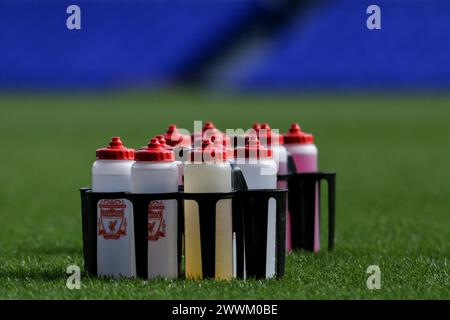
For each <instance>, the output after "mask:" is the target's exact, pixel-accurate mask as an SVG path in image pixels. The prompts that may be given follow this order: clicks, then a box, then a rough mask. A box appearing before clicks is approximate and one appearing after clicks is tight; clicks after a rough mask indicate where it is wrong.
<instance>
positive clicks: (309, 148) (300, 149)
mask: <svg viewBox="0 0 450 320" xmlns="http://www.w3.org/2000/svg"><path fill="white" fill-rule="evenodd" d="M284 145H285V146H286V149H287V150H288V151H289V152H290V153H291V155H292V158H293V160H294V163H295V167H296V169H297V172H298V173H305V172H317V171H318V158H317V157H318V150H317V147H316V145H315V144H314V136H313V135H312V134H310V133H306V132H303V131H302V130H301V129H300V126H299V125H298V124H297V123H293V124H292V125H291V127H290V129H289V131H288V132H287V133H286V134H285V135H284ZM317 194H318V192H317V191H316V200H315V201H316V204H315V215H314V251H315V252H317V251H319V249H320V239H319V199H318V196H317Z"/></svg>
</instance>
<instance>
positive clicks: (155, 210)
mask: <svg viewBox="0 0 450 320" xmlns="http://www.w3.org/2000/svg"><path fill="white" fill-rule="evenodd" d="M165 208H166V206H165V205H164V203H163V202H162V201H158V200H155V201H150V203H149V204H148V240H149V241H157V240H158V239H159V238H164V237H165V236H166V221H165V220H164V209H165Z"/></svg>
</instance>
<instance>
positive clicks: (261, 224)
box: [80, 166, 287, 279]
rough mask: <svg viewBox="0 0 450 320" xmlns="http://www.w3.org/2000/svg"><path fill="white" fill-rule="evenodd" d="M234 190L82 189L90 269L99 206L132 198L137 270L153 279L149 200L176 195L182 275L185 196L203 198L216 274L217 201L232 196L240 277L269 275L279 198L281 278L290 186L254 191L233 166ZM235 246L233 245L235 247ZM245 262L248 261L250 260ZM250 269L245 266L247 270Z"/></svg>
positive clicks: (205, 236)
mask: <svg viewBox="0 0 450 320" xmlns="http://www.w3.org/2000/svg"><path fill="white" fill-rule="evenodd" d="M233 186H234V190H235V191H233V192H229V193H184V192H183V191H182V190H180V192H176V193H161V194H131V193H126V192H117V193H103V192H92V190H91V189H89V188H82V189H80V193H81V207H82V210H81V211H82V228H83V254H84V266H85V271H86V272H87V273H88V274H90V275H94V276H96V275H97V274H98V273H97V232H98V230H97V219H98V217H97V205H98V202H99V201H100V200H102V199H127V200H129V201H131V203H132V204H133V218H134V240H135V251H136V273H137V276H138V277H140V278H144V279H145V278H147V270H148V268H147V263H148V262H147V261H148V260H147V255H148V215H147V214H148V211H147V210H148V204H149V202H150V201H153V200H171V199H172V200H176V201H177V203H178V271H179V272H178V274H179V277H180V278H183V277H184V274H183V270H184V268H183V266H182V261H183V259H182V236H183V234H184V208H183V207H184V206H183V203H184V200H193V201H195V202H197V204H198V208H199V223H200V225H199V229H200V246H201V263H202V271H203V278H214V277H215V256H216V253H215V241H216V214H215V213H216V206H217V202H218V201H220V200H224V199H230V200H231V201H232V213H231V214H232V226H233V233H234V234H235V239H236V277H237V278H239V279H243V278H244V277H246V278H257V279H263V278H265V277H266V258H267V257H266V252H267V250H266V248H267V226H268V214H261V213H263V212H268V206H269V200H270V199H274V200H275V202H276V244H275V246H276V252H275V259H276V262H275V276H276V278H281V277H282V276H283V275H284V267H285V255H286V251H285V241H286V202H287V190H280V189H270V190H248V189H247V185H246V183H245V180H244V178H243V175H242V172H241V171H240V169H239V168H238V167H236V166H234V167H233ZM230 250H231V248H230ZM244 261H245V262H244ZM244 268H245V270H244Z"/></svg>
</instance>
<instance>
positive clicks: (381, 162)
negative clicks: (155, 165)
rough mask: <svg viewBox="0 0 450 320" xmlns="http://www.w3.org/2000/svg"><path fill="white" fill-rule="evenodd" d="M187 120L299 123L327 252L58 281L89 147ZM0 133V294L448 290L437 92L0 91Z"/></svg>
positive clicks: (447, 141) (449, 135)
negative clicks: (263, 267) (263, 273)
mask: <svg viewBox="0 0 450 320" xmlns="http://www.w3.org/2000/svg"><path fill="white" fill-rule="evenodd" d="M193 120H213V121H215V123H216V124H217V125H218V126H219V127H220V128H236V127H241V128H248V127H249V126H250V125H251V124H252V122H254V121H269V122H270V123H271V125H272V127H274V128H281V129H283V131H284V130H286V129H287V128H288V125H289V124H290V123H291V122H292V121H299V122H300V123H301V125H302V127H303V128H304V129H305V130H306V131H311V132H313V133H314V134H315V136H316V142H317V145H318V147H319V158H320V160H319V162H320V167H321V169H323V170H326V169H334V170H336V171H337V225H336V248H335V250H334V251H333V252H327V251H325V250H322V251H321V252H320V253H318V254H307V253H303V252H297V253H294V254H291V255H290V256H288V257H287V265H286V275H285V277H284V278H283V279H282V280H279V281H277V280H269V281H255V280H248V281H237V280H234V281H222V282H216V281H206V280H205V281H183V280H167V281H165V280H153V281H143V280H110V279H95V278H89V277H87V276H84V275H83V276H82V284H81V289H80V290H69V289H67V288H66V279H67V275H66V268H67V266H69V265H71V264H77V265H79V266H82V265H83V260H82V242H81V217H80V199H79V193H78V188H79V187H81V186H88V185H89V184H90V174H91V164H92V162H93V161H94V159H95V149H96V148H98V147H100V146H103V145H105V144H106V143H107V142H108V140H109V138H110V137H111V136H113V135H120V136H121V137H122V138H123V140H124V142H125V143H126V144H127V145H128V146H133V147H140V146H142V145H144V144H146V142H147V139H148V138H150V137H151V136H152V135H154V134H157V133H160V132H162V131H164V130H165V128H166V126H167V125H168V124H170V123H176V124H178V125H179V126H180V127H184V128H188V129H191V128H192V125H193ZM0 137H1V147H0V148H1V156H0V182H1V185H2V186H1V187H0V218H1V219H0V231H1V232H0V298H6V299H10V298H31V299H39V298H46V299H59V298H62V299H93V298H94V299H97V298H101V299H111V298H112V299H116V298H117V299H176V298H178V299H197V298H199V299H211V298H218V299H221V298H224V299H225V298H231V299H322V298H325V299H328V298H330V299H336V298H338V299H340V298H342V299H352V298H356V299H372V298H381V299H384V298H391V299H403V298H411V299H431V298H437V299H449V298H450V284H449V271H450V270H449V261H448V260H449V257H450V98H449V97H448V96H422V97H420V96H413V97H407V96H376V95H372V96H362V95H361V96H339V97H337V96H335V97H333V96H327V97H317V96H316V97H312V96H298V97H295V96H271V97H270V96H265V97H262V96H259V97H258V96H240V97H238V96H223V95H216V94H209V95H206V94H203V93H201V92H200V93H199V92H187V93H186V92H181V93H179V92H178V93H177V92H170V91H169V92H165V93H157V94H151V93H149V94H143V93H123V94H108V95H85V96H67V95H59V96H45V95H29V96H26V95H25V96H19V95H15V96H12V95H3V96H1V98H0ZM322 231H324V230H322ZM322 235H324V232H322ZM322 238H323V240H325V237H324V236H322ZM323 243H324V242H322V244H323ZM369 265H378V266H379V267H380V268H381V289H380V290H368V289H367V287H366V279H367V277H368V276H369V275H368V274H366V269H367V267H368V266H369Z"/></svg>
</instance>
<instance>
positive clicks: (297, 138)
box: [284, 123, 314, 144]
mask: <svg viewBox="0 0 450 320" xmlns="http://www.w3.org/2000/svg"><path fill="white" fill-rule="evenodd" d="M284 143H292V144H294V143H299V144H311V143H314V136H313V135H312V134H310V133H306V132H303V131H302V129H300V126H299V125H298V124H297V123H293V124H292V125H291V128H290V129H289V131H288V132H287V133H286V134H285V135H284Z"/></svg>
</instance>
